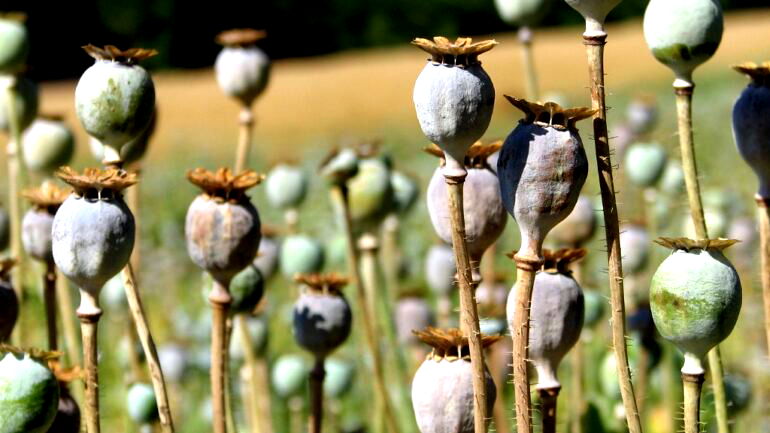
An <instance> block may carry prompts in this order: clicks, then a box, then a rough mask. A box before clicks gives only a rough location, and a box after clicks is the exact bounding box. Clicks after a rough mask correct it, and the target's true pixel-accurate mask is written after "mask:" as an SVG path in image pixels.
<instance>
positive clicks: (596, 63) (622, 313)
mask: <svg viewBox="0 0 770 433" xmlns="http://www.w3.org/2000/svg"><path fill="white" fill-rule="evenodd" d="M583 41H584V42H583V43H584V44H585V46H586V53H587V56H588V74H589V79H590V83H591V108H594V109H597V110H598V111H597V113H596V114H595V115H594V121H593V127H594V128H593V130H594V142H595V146H596V165H597V169H598V172H599V188H600V190H601V196H602V207H603V211H604V231H605V236H606V239H607V259H608V265H609V266H608V271H609V272H608V273H609V285H610V304H611V311H612V315H611V318H612V321H611V323H612V346H613V350H614V352H615V360H616V364H617V368H618V382H619V385H620V395H621V397H622V399H623V407H624V408H625V412H626V423H627V424H628V430H629V432H630V433H641V431H642V422H641V420H640V418H639V411H638V410H637V407H636V396H635V395H634V385H633V383H632V382H631V370H630V369H629V367H628V348H627V347H626V310H625V303H624V300H623V298H624V294H623V267H622V265H621V262H620V257H621V253H620V222H619V221H618V207H617V203H616V201H615V185H614V182H613V178H612V160H611V158H610V146H609V137H608V134H607V105H606V101H605V89H604V45H605V44H606V42H607V34H606V33H601V34H590V35H587V34H584V35H583Z"/></svg>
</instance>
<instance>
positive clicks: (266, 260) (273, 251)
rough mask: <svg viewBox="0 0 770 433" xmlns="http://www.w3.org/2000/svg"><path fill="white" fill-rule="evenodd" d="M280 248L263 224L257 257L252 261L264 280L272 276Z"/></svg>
mask: <svg viewBox="0 0 770 433" xmlns="http://www.w3.org/2000/svg"><path fill="white" fill-rule="evenodd" d="M280 249H281V248H280V245H279V244H278V241H277V240H276V239H275V237H274V234H273V233H269V232H268V231H267V230H265V226H262V240H260V241H259V249H258V250H257V258H255V259H254V262H253V263H254V266H256V267H257V269H259V272H261V273H262V276H263V277H265V280H269V279H270V278H272V276H273V274H275V270H276V268H278V256H279V255H280V253H281V252H280Z"/></svg>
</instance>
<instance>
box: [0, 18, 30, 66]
mask: <svg viewBox="0 0 770 433" xmlns="http://www.w3.org/2000/svg"><path fill="white" fill-rule="evenodd" d="M28 54H29V36H28V35H27V28H26V27H25V26H24V22H23V21H22V20H15V19H9V18H0V73H2V74H16V73H18V72H21V71H23V70H24V67H25V66H26V63H27V55H28Z"/></svg>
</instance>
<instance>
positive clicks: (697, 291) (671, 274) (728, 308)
mask: <svg viewBox="0 0 770 433" xmlns="http://www.w3.org/2000/svg"><path fill="white" fill-rule="evenodd" d="M658 242H659V243H661V245H664V246H666V247H669V248H671V249H673V252H672V253H671V255H670V256H668V257H667V258H666V259H665V260H664V261H663V263H661V264H660V266H659V267H658V269H657V271H655V275H654V276H653V277H652V284H651V287H650V307H651V308H652V317H653V320H654V321H655V327H656V328H657V329H658V331H659V332H660V334H661V336H663V338H665V339H666V340H669V341H671V342H672V343H674V344H675V345H676V346H677V347H678V348H679V349H680V350H681V351H682V352H685V354H692V355H694V356H695V357H697V358H699V359H702V358H703V357H704V356H705V355H706V353H707V352H708V351H709V350H711V348H712V347H714V346H716V345H717V344H719V343H720V342H721V341H722V340H724V339H725V338H726V337H727V336H728V335H730V333H731V332H732V330H733V327H734V326H735V323H736V321H737V320H738V314H739V313H740V309H741V282H740V279H739V278H738V273H737V272H736V271H735V268H733V266H732V264H730V262H729V261H728V260H727V259H726V258H725V256H724V255H723V254H722V249H724V248H726V247H727V246H729V245H731V244H732V243H733V242H735V241H728V240H716V241H715V240H711V241H709V240H703V241H691V240H689V239H669V238H661V239H659V240H658Z"/></svg>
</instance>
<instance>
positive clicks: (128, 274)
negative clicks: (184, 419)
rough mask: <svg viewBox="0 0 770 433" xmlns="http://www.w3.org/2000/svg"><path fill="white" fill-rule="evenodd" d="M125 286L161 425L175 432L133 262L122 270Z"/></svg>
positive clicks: (166, 432)
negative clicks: (148, 371) (132, 265)
mask: <svg viewBox="0 0 770 433" xmlns="http://www.w3.org/2000/svg"><path fill="white" fill-rule="evenodd" d="M121 274H122V277H123V287H124V290H125V292H126V299H127V300H128V309H129V311H130V312H131V318H132V319H133V321H134V325H135V326H136V333H137V335H138V336H139V341H140V342H141V343H142V349H143V351H144V357H145V359H146V360H147V366H148V367H149V369H150V379H151V381H152V388H153V390H154V391H155V397H156V400H157V405H158V415H159V416H160V426H161V430H162V431H163V432H164V433H173V432H174V420H173V418H172V416H171V404H170V403H169V398H168V392H167V390H166V381H165V379H164V378H163V370H162V369H161V366H160V360H159V358H158V351H157V349H156V348H155V341H154V340H153V338H152V333H151V332H150V326H149V324H148V323H147V315H146V314H145V312H144V306H143V305H142V299H141V297H140V296H139V289H138V287H137V285H136V279H135V277H134V270H133V268H132V267H131V263H128V264H127V265H126V267H124V268H123V271H122V273H121Z"/></svg>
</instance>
